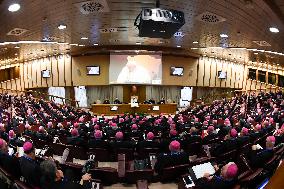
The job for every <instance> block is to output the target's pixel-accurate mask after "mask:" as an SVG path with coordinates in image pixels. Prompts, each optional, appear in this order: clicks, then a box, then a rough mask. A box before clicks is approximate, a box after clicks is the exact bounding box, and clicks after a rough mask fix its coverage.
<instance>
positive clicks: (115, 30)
mask: <svg viewBox="0 0 284 189" xmlns="http://www.w3.org/2000/svg"><path fill="white" fill-rule="evenodd" d="M100 32H101V33H115V32H118V30H117V28H102V29H100Z"/></svg>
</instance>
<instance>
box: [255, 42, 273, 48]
mask: <svg viewBox="0 0 284 189" xmlns="http://www.w3.org/2000/svg"><path fill="white" fill-rule="evenodd" d="M252 42H254V43H255V44H257V45H258V46H261V47H270V46H271V45H270V44H269V43H268V42H266V41H252Z"/></svg>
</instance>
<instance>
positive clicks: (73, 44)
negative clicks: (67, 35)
mask: <svg viewBox="0 0 284 189" xmlns="http://www.w3.org/2000/svg"><path fill="white" fill-rule="evenodd" d="M70 46H78V44H76V43H71V44H70Z"/></svg>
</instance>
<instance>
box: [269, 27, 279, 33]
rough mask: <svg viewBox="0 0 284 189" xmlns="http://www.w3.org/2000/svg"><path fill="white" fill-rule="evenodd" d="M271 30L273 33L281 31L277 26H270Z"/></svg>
mask: <svg viewBox="0 0 284 189" xmlns="http://www.w3.org/2000/svg"><path fill="white" fill-rule="evenodd" d="M269 31H270V32H272V33H278V32H279V29H278V28H275V27H270V28H269Z"/></svg>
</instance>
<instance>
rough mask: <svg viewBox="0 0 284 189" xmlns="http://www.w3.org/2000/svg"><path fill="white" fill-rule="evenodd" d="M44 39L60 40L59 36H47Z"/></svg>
mask: <svg viewBox="0 0 284 189" xmlns="http://www.w3.org/2000/svg"><path fill="white" fill-rule="evenodd" d="M42 40H43V41H57V40H59V37H55V36H47V37H44V38H43V39H42Z"/></svg>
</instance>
